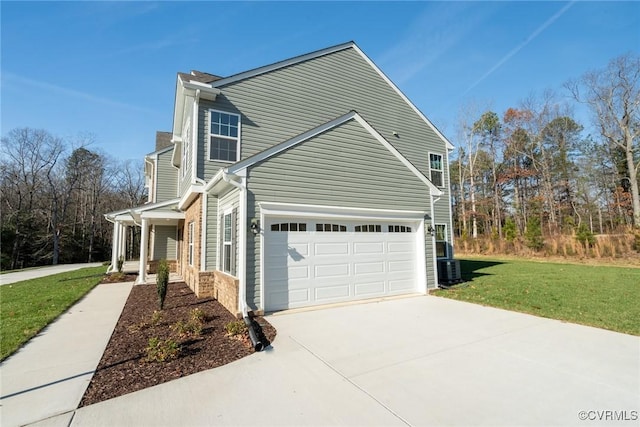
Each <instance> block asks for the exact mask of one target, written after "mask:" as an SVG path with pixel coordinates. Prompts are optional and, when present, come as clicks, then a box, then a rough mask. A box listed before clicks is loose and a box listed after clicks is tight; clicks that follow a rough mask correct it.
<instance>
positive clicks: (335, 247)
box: [313, 242, 349, 256]
mask: <svg viewBox="0 0 640 427" xmlns="http://www.w3.org/2000/svg"><path fill="white" fill-rule="evenodd" d="M313 254H314V255H315V256H323V255H327V256H335V255H347V254H349V243H348V242H342V243H316V244H315V245H314V247H313Z"/></svg>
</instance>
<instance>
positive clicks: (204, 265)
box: [200, 192, 209, 271]
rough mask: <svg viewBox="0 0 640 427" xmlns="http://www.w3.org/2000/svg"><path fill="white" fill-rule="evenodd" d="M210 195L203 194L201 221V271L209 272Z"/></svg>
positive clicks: (201, 199)
mask: <svg viewBox="0 0 640 427" xmlns="http://www.w3.org/2000/svg"><path fill="white" fill-rule="evenodd" d="M208 198H209V197H208V194H207V193H206V192H204V193H202V197H201V198H200V201H201V202H202V221H200V271H207V223H208V222H209V221H207V213H208V210H209V207H208V206H207V205H208V204H209V201H208Z"/></svg>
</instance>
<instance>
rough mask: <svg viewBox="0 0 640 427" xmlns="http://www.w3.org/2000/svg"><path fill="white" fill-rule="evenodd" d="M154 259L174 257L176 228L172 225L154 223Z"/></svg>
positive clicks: (175, 256)
mask: <svg viewBox="0 0 640 427" xmlns="http://www.w3.org/2000/svg"><path fill="white" fill-rule="evenodd" d="M153 227H154V233H155V234H154V245H153V257H152V259H154V260H160V259H176V258H177V255H176V248H177V240H176V236H177V230H176V227H175V226H172V225H154V226H153Z"/></svg>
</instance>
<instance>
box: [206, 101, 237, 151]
mask: <svg viewBox="0 0 640 427" xmlns="http://www.w3.org/2000/svg"><path fill="white" fill-rule="evenodd" d="M210 116H211V123H210V128H209V160H221V161H224V162H237V161H238V160H239V155H240V116H238V115H237V114H230V113H225V112H222V111H216V110H210Z"/></svg>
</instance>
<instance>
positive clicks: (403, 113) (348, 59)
mask: <svg viewBox="0 0 640 427" xmlns="http://www.w3.org/2000/svg"><path fill="white" fill-rule="evenodd" d="M220 89H221V90H222V94H221V95H218V97H217V100H216V101H215V102H208V101H203V102H201V106H200V115H199V123H200V128H201V132H202V133H201V135H200V138H199V141H200V142H201V143H200V146H199V149H200V150H201V152H202V154H203V155H202V156H199V157H200V158H202V159H206V158H207V155H208V149H207V147H206V145H208V142H207V141H208V120H209V119H208V109H209V108H215V109H218V110H222V111H228V112H232V113H239V112H241V113H242V128H241V133H242V141H241V158H242V159H245V158H247V157H249V156H251V155H254V154H256V153H258V152H260V151H263V150H265V149H266V148H268V147H270V146H272V145H276V144H278V143H281V142H283V141H286V140H288V139H290V138H292V137H294V136H296V135H299V134H301V133H303V132H305V131H307V130H309V129H311V128H314V127H316V126H318V125H320V124H322V123H325V122H328V121H330V120H333V119H335V118H336V117H339V116H341V115H343V114H345V113H347V112H349V111H351V110H355V111H357V112H358V113H359V114H360V115H361V116H363V117H364V119H366V120H367V121H368V122H369V123H370V124H371V125H372V126H373V127H374V128H375V129H376V130H377V131H378V132H380V133H381V134H382V135H383V136H384V137H385V138H386V139H387V140H388V141H390V142H391V143H392V144H393V145H394V146H395V147H396V148H397V149H398V150H399V151H400V152H401V153H402V154H403V155H404V156H405V157H407V158H408V159H409V160H410V161H411V162H412V163H413V164H414V165H415V166H416V167H417V168H418V169H420V170H421V171H422V172H423V173H424V174H425V175H427V176H428V172H429V170H428V166H429V165H428V162H429V159H428V152H429V151H432V152H437V153H441V154H442V155H443V156H444V155H445V143H444V141H443V140H442V139H441V138H440V137H439V136H438V135H437V134H436V133H435V132H434V131H433V129H431V127H429V125H428V124H427V123H425V122H424V121H423V120H422V119H421V118H420V117H419V116H418V115H417V114H416V113H415V111H413V110H412V109H411V107H410V106H409V105H408V104H407V103H406V102H405V101H404V100H403V99H402V98H401V97H400V96H399V95H398V94H397V93H396V92H395V91H394V90H393V88H391V87H390V86H389V85H388V84H387V82H386V81H384V80H383V78H382V77H381V76H380V75H379V74H378V73H377V72H376V71H375V70H374V69H373V68H371V66H370V65H369V64H368V63H367V62H366V61H365V60H364V59H363V58H362V57H361V56H360V55H359V54H358V53H357V52H356V51H355V50H354V49H346V50H342V51H339V52H335V53H333V54H329V55H325V56H322V57H319V58H316V59H314V60H309V61H306V62H303V63H299V64H296V65H293V66H289V67H286V68H282V69H279V70H276V71H272V72H270V73H266V74H262V75H259V76H255V77H252V78H249V79H245V80H242V81H239V82H236V83H232V84H229V85H227V86H222V87H220ZM393 132H397V133H398V135H399V137H396V136H394V135H393ZM219 168H220V164H219V162H209V161H208V160H203V164H202V169H199V172H201V173H202V174H203V175H202V176H203V177H204V178H205V179H209V178H210V177H211V176H213V174H215V173H216V172H217V170H218V169H219Z"/></svg>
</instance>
